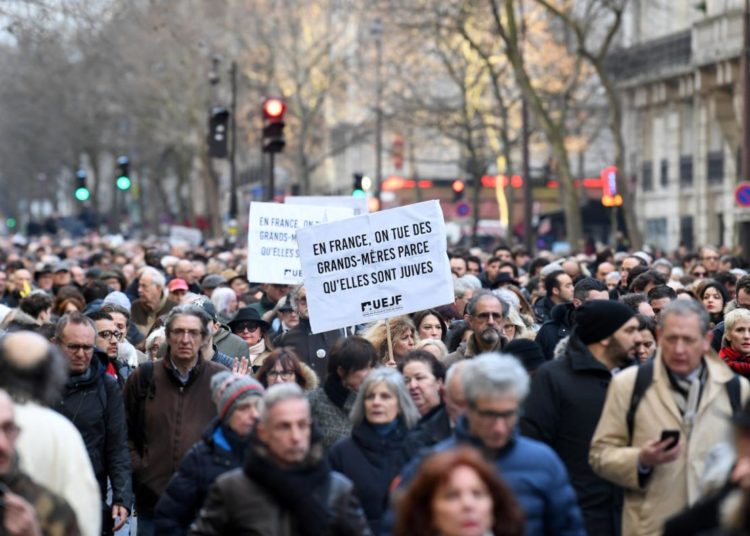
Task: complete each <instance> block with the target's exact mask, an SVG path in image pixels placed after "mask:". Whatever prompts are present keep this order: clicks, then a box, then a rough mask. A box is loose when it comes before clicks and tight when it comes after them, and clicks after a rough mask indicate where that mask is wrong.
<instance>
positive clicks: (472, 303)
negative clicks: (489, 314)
mask: <svg viewBox="0 0 750 536" xmlns="http://www.w3.org/2000/svg"><path fill="white" fill-rule="evenodd" d="M487 297H489V298H492V299H493V300H497V301H498V303H499V304H500V306H501V307H502V309H503V318H506V317H507V316H508V310H509V309H510V305H508V303H507V302H506V301H504V300H502V299H501V298H499V297H498V296H497V295H495V294H493V293H492V291H489V290H486V289H485V290H480V291H478V292H476V293H475V294H474V295H473V296H472V297H471V299H470V300H469V303H467V304H466V314H468V315H471V316H474V312H475V311H476V310H477V304H478V303H479V300H482V299H484V298H487Z"/></svg>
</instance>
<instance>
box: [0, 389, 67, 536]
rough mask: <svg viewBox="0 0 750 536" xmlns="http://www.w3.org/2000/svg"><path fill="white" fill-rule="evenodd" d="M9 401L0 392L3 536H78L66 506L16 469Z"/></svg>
mask: <svg viewBox="0 0 750 536" xmlns="http://www.w3.org/2000/svg"><path fill="white" fill-rule="evenodd" d="M19 432H20V428H19V427H18V425H17V424H16V421H15V413H14V410H13V401H12V400H11V398H10V396H8V393H6V392H5V391H3V390H0V486H3V487H4V491H3V496H2V503H3V508H2V509H0V531H1V532H2V533H3V534H18V535H26V534H29V535H32V534H78V533H79V532H78V524H77V523H76V515H75V513H74V512H73V510H72V509H71V508H70V506H69V505H68V503H66V502H65V501H64V500H63V499H61V498H59V497H57V496H56V495H53V494H52V493H50V492H49V491H48V490H47V489H46V488H44V487H42V486H40V485H39V484H36V483H35V482H34V481H33V480H32V479H31V478H29V476H28V475H26V474H25V473H24V472H23V471H21V469H20V468H19V464H18V456H17V455H16V448H15V446H16V439H17V438H18V433H19Z"/></svg>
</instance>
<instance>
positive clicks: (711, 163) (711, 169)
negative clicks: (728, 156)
mask: <svg viewBox="0 0 750 536" xmlns="http://www.w3.org/2000/svg"><path fill="white" fill-rule="evenodd" d="M706 176H707V177H708V182H709V183H712V184H720V183H722V182H724V151H711V152H709V153H708V161H707V163H706Z"/></svg>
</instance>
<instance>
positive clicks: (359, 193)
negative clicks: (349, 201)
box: [352, 190, 367, 197]
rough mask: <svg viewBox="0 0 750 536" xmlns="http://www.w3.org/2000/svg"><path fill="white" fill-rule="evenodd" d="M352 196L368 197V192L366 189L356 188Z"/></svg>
mask: <svg viewBox="0 0 750 536" xmlns="http://www.w3.org/2000/svg"><path fill="white" fill-rule="evenodd" d="M352 197H367V194H366V193H365V191H364V190H354V191H353V192H352Z"/></svg>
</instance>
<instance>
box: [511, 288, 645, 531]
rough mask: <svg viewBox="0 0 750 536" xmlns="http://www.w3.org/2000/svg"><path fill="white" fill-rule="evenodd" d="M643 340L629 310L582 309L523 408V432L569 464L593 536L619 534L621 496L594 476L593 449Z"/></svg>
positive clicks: (593, 305)
mask: <svg viewBox="0 0 750 536" xmlns="http://www.w3.org/2000/svg"><path fill="white" fill-rule="evenodd" d="M595 282H596V283H597V284H599V285H602V283H601V282H599V281H595ZM602 286H603V285H602ZM639 341H640V335H639V332H638V320H637V319H636V318H635V312H633V311H632V310H631V309H630V308H629V307H628V306H627V305H625V304H623V303H619V302H615V301H609V300H606V299H604V300H594V301H589V302H586V303H584V304H582V305H581V306H580V307H578V308H577V309H576V310H575V328H574V329H573V332H572V334H571V335H570V339H569V340H568V344H567V347H566V349H565V352H564V354H563V355H562V357H560V358H558V359H555V360H554V361H550V362H548V363H546V364H545V365H543V366H541V367H540V368H538V369H537V371H536V373H535V374H534V378H533V380H532V382H531V393H530V394H529V397H528V398H527V399H526V405H525V406H524V415H523V419H522V420H521V431H522V432H523V434H524V435H525V436H526V437H531V438H533V439H537V440H539V441H544V442H545V443H547V444H548V445H549V446H550V447H552V448H553V449H554V450H555V452H557V454H558V455H559V456H560V458H561V459H562V461H563V463H565V466H566V468H567V469H568V473H570V479H571V481H572V483H573V487H574V488H575V490H576V494H577V495H578V502H579V504H580V506H581V509H582V510H583V517H584V519H585V521H586V530H587V532H588V533H589V534H609V535H612V536H615V535H617V534H619V533H620V525H621V510H622V492H621V491H620V490H619V488H617V487H616V486H613V485H612V484H611V483H610V482H607V481H606V480H603V479H602V478H600V477H598V476H597V475H596V474H594V472H593V471H592V470H591V467H590V466H589V462H588V450H589V444H590V443H591V437H592V436H593V435H594V429H595V428H596V425H597V423H598V422H599V416H600V415H601V412H602V408H603V407H604V399H605V397H606V395H607V386H608V385H609V382H610V381H611V379H612V375H613V374H614V373H615V372H617V371H619V370H620V369H622V368H623V367H626V366H628V365H630V364H631V363H632V360H631V358H630V353H631V352H632V351H633V350H634V348H635V344H636V343H637V342H639Z"/></svg>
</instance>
